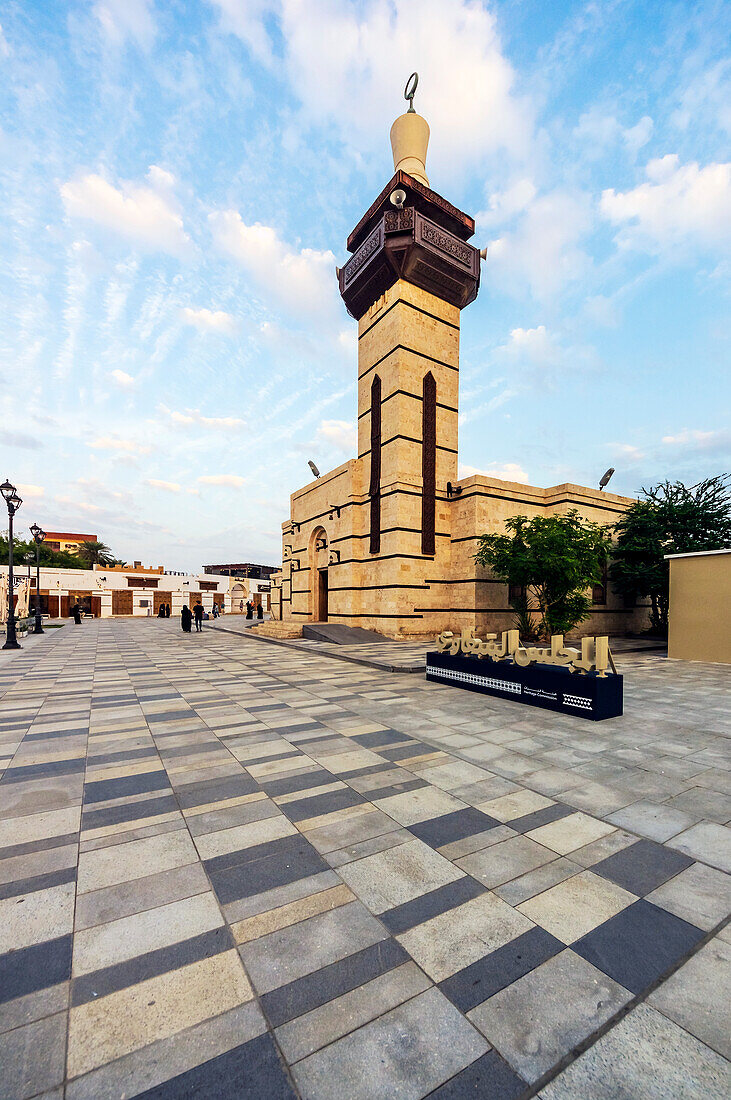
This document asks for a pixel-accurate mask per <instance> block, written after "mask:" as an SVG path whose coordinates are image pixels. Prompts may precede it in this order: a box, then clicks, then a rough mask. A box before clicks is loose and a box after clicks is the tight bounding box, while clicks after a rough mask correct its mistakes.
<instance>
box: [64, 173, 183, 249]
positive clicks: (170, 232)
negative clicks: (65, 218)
mask: <svg viewBox="0 0 731 1100" xmlns="http://www.w3.org/2000/svg"><path fill="white" fill-rule="evenodd" d="M171 178H172V177H170V175H169V173H167V172H165V171H164V170H163V169H157V167H156V166H155V165H153V166H152V167H151V168H150V171H149V172H148V175H147V179H148V185H145V184H139V183H133V182H131V181H125V180H123V181H122V182H121V184H120V186H119V187H118V188H117V187H114V186H113V185H112V184H111V183H109V181H108V180H106V179H104V178H103V176H100V175H97V174H95V173H90V174H88V175H85V176H79V177H77V178H76V179H73V180H69V181H68V182H67V183H64V184H63V185H62V187H61V198H62V199H63V204H64V208H65V210H66V213H67V214H68V215H69V217H72V218H83V219H85V220H87V221H92V222H96V224H97V225H101V226H103V227H104V228H105V229H109V230H111V231H112V232H114V233H117V234H119V235H120V236H122V237H125V238H127V239H128V240H131V241H133V242H134V243H136V244H138V245H141V246H142V247H143V248H146V249H152V250H160V251H162V252H168V253H170V254H171V255H173V256H178V257H183V256H185V255H188V254H189V252H190V247H191V243H190V238H189V237H188V235H187V234H186V233H185V230H184V229H183V219H182V217H181V215H180V212H179V210H178V208H177V205H176V204H175V202H174V200H173V198H172V197H171V195H170V193H169V186H168V181H169V179H171Z"/></svg>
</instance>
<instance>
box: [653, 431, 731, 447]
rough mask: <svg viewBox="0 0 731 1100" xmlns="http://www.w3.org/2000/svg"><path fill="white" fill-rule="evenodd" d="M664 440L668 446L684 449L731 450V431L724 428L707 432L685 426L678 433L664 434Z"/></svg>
mask: <svg viewBox="0 0 731 1100" xmlns="http://www.w3.org/2000/svg"><path fill="white" fill-rule="evenodd" d="M662 442H663V443H664V444H665V445H666V446H667V447H675V448H678V449H682V450H684V451H697V452H709V453H714V452H721V453H724V452H726V451H731V432H729V431H726V430H723V429H721V430H718V431H710V432H705V431H699V430H698V429H693V428H683V430H682V431H680V432H678V433H677V435H664V436H663V437H662Z"/></svg>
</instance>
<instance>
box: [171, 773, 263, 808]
mask: <svg viewBox="0 0 731 1100" xmlns="http://www.w3.org/2000/svg"><path fill="white" fill-rule="evenodd" d="M258 790H259V785H258V783H256V782H255V781H254V780H253V779H252V778H251V776H250V775H247V773H246V772H245V771H241V772H240V773H239V774H238V775H227V776H225V777H224V778H223V779H205V780H203V781H202V782H201V783H185V784H183V785H181V786H180V787H176V788H175V794H176V797H177V799H178V802H179V803H180V806H181V808H182V809H184V810H189V809H191V808H192V807H193V806H205V805H206V804H207V803H208V802H222V801H223V800H224V799H225V798H238V797H239V796H240V795H244V794H253V793H254V791H258Z"/></svg>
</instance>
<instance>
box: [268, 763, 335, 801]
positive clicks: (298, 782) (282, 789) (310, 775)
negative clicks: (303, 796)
mask: <svg viewBox="0 0 731 1100" xmlns="http://www.w3.org/2000/svg"><path fill="white" fill-rule="evenodd" d="M332 781H333V776H332V775H331V774H330V772H328V771H325V769H324V768H317V769H315V770H313V771H310V772H305V773H304V774H303V775H289V776H285V777H284V778H282V779H267V777H266V776H262V777H261V779H259V780H257V782H258V783H259V786H260V787H261V789H262V790H263V791H266V793H267V794H268V795H269V797H270V798H278V797H279V796H280V795H282V794H293V793H294V791H307V790H310V788H311V787H321V786H323V785H324V784H325V783H332Z"/></svg>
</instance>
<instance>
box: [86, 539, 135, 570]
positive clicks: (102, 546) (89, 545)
mask: <svg viewBox="0 0 731 1100" xmlns="http://www.w3.org/2000/svg"><path fill="white" fill-rule="evenodd" d="M76 556H77V557H78V558H80V559H81V561H83V562H84V563H85V565H84V568H85V569H89V568H90V567H91V566H92V565H122V564H124V563H123V562H118V560H117V558H115V556H114V554H113V553H112V551H111V550H110V549H109V547H108V546H107V544H106V543H105V542H82V543H80V545H79V547H78V549H77V551H76Z"/></svg>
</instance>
